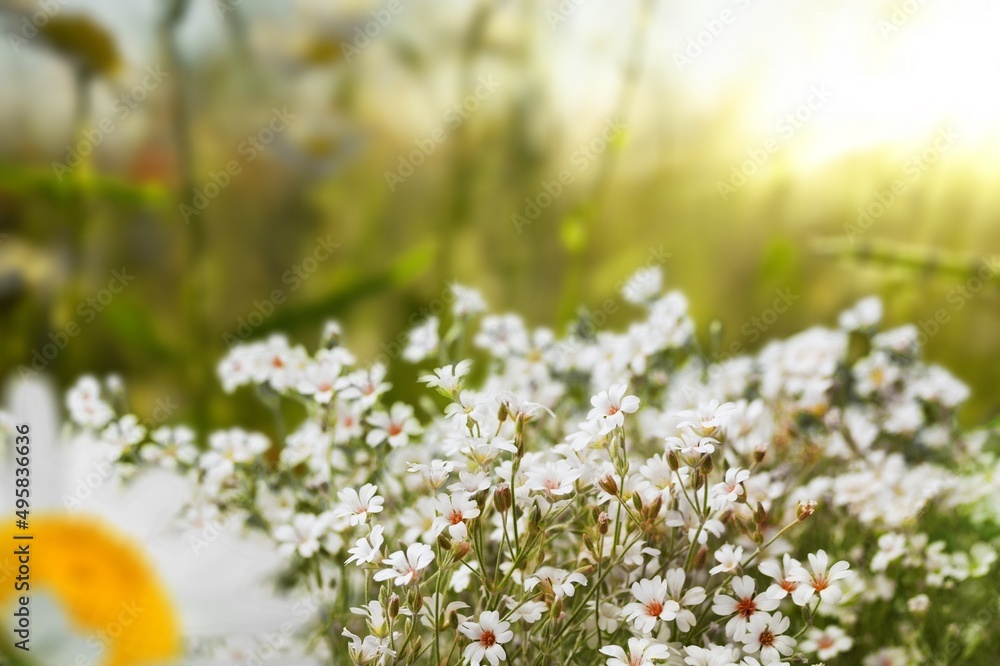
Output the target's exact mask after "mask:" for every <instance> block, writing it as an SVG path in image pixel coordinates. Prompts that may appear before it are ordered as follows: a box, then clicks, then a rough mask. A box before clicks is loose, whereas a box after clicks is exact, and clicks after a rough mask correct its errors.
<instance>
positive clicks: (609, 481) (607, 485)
mask: <svg viewBox="0 0 1000 666" xmlns="http://www.w3.org/2000/svg"><path fill="white" fill-rule="evenodd" d="M597 485H599V486H600V487H601V490H603V491H604V492H606V493H607V494H609V495H611V496H612V497H618V482H617V481H615V477H613V476H611V475H610V474H605V475H604V476H602V477H601V478H600V480H599V481H598V482H597Z"/></svg>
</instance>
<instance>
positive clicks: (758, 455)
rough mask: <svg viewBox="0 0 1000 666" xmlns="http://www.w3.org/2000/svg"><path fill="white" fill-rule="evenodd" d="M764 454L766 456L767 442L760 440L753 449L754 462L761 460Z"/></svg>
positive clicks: (758, 462) (757, 462)
mask: <svg viewBox="0 0 1000 666" xmlns="http://www.w3.org/2000/svg"><path fill="white" fill-rule="evenodd" d="M765 456H767V443H764V442H762V443H760V444H758V445H757V447H756V448H755V449H754V450H753V461H754V463H756V464H758V465H759V464H760V463H761V462H763V460H764V457H765Z"/></svg>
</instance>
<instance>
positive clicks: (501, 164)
mask: <svg viewBox="0 0 1000 666" xmlns="http://www.w3.org/2000/svg"><path fill="white" fill-rule="evenodd" d="M2 4H3V11H2V13H0V19H2V33H3V42H4V43H3V44H2V45H0V330H2V334H0V370H2V374H3V375H4V376H8V377H9V376H11V375H17V374H20V373H21V372H23V370H21V369H22V368H25V367H27V368H30V369H31V370H32V371H39V372H40V373H41V374H43V375H46V376H49V377H51V378H53V379H54V380H55V381H56V382H57V384H58V385H59V386H65V385H67V384H68V383H69V382H71V381H72V380H73V379H74V378H75V377H77V376H78V375H80V374H82V373H90V372H93V373H108V372H115V373H118V374H120V375H121V376H122V377H123V378H124V379H125V381H126V385H127V386H129V387H130V391H131V395H132V398H133V400H134V401H135V403H136V410H137V411H138V412H139V413H140V414H143V415H144V416H150V415H152V414H154V412H156V410H157V409H161V411H163V412H169V413H170V418H171V420H180V421H187V422H191V423H195V424H200V425H205V426H227V425H231V424H233V423H235V422H240V423H243V424H246V425H248V426H254V425H258V426H260V427H265V428H266V425H267V422H268V418H269V417H268V416H267V415H266V414H262V413H261V412H262V410H259V409H251V408H250V407H249V406H250V405H251V404H254V403H253V402H252V400H253V398H252V396H236V397H227V396H224V395H222V394H221V391H220V390H219V387H218V383H217V381H216V379H215V376H214V369H215V364H216V362H217V360H218V359H219V358H220V357H221V355H222V354H223V353H224V352H225V350H226V349H227V345H228V343H229V342H232V341H233V340H234V338H233V336H238V337H255V338H257V337H261V336H266V335H268V334H270V333H273V332H275V331H284V332H287V333H289V334H290V335H291V336H293V338H294V339H296V340H299V341H302V342H306V343H309V344H314V343H315V342H316V340H317V339H318V336H319V330H320V327H321V325H322V322H323V321H324V320H326V319H327V318H331V317H332V318H337V319H339V320H340V321H342V322H343V324H344V328H345V331H346V336H347V338H348V343H349V344H350V345H351V347H352V348H353V349H355V350H356V351H357V352H358V354H359V356H361V357H362V358H368V359H371V358H375V357H376V356H378V355H379V354H380V353H389V351H390V350H391V349H392V343H393V341H398V340H399V336H400V335H401V334H402V333H403V332H404V331H405V330H406V329H408V328H409V327H410V325H411V324H412V323H413V322H414V321H415V317H420V316H421V314H420V313H421V308H422V307H424V306H426V305H427V304H428V303H432V302H433V301H434V299H436V298H439V297H441V295H442V291H443V289H444V287H445V284H446V281H449V280H457V281H459V282H461V283H464V284H468V285H471V286H474V287H476V288H479V289H481V290H482V291H483V292H484V294H485V295H486V296H487V299H488V301H489V303H490V305H491V307H492V308H493V309H494V310H495V311H507V310H511V311H517V312H520V313H523V314H524V315H525V316H526V317H527V318H528V320H529V321H530V322H531V323H532V324H534V325H545V326H550V327H553V328H555V329H560V330H562V329H564V328H565V327H566V326H567V325H569V324H570V323H571V322H572V321H573V320H574V319H576V318H578V317H580V316H581V310H580V308H581V307H582V308H583V310H582V313H583V316H584V317H592V318H595V319H600V321H599V323H600V324H601V325H602V326H605V327H608V328H616V327H620V326H623V325H624V323H625V322H627V321H628V319H629V316H630V314H631V313H630V312H629V311H628V310H627V309H626V307H625V306H624V305H622V306H621V307H620V308H618V307H616V308H614V310H615V311H614V312H604V311H603V310H602V308H603V306H602V304H603V303H604V302H605V301H606V300H607V299H608V298H609V297H611V296H613V294H614V292H615V290H616V287H617V286H618V285H619V284H620V282H621V281H622V280H623V279H624V278H626V277H627V276H628V275H629V274H630V273H631V272H632V271H633V270H634V269H635V268H637V267H639V266H642V265H646V264H658V265H662V267H663V269H664V270H665V272H666V275H667V280H668V282H669V284H670V285H672V286H674V287H676V288H679V289H682V290H683V291H684V292H686V293H687V294H688V295H689V297H690V299H691V302H692V309H693V311H694V314H695V315H696V317H697V319H698V321H699V322H700V324H701V331H700V334H701V336H702V337H703V338H704V339H705V340H707V339H708V337H709V329H710V326H711V324H712V322H714V321H718V322H719V323H721V325H722V329H721V330H722V340H723V346H722V348H726V345H728V344H731V343H732V342H735V341H739V342H741V343H742V344H744V345H746V346H747V347H748V348H750V349H753V348H756V347H759V346H760V345H761V344H763V343H764V342H765V341H766V340H767V339H768V338H770V337H774V336H782V335H786V334H789V333H791V332H793V331H797V330H800V329H802V328H803V327H806V326H810V325H813V324H833V323H834V322H835V320H836V313H837V312H838V311H840V310H841V309H842V308H844V307H846V306H848V305H850V304H851V303H852V302H854V301H855V300H856V299H858V298H859V297H862V296H864V295H868V294H880V295H881V296H883V298H884V300H885V303H886V307H887V319H888V320H889V323H890V324H899V323H905V322H924V330H925V332H926V333H927V334H928V335H927V338H928V340H927V344H926V349H927V354H928V356H929V357H930V358H931V359H933V360H934V361H936V362H940V363H942V364H944V365H946V366H947V367H949V368H951V369H952V370H953V371H954V372H955V373H956V374H958V376H960V377H961V378H962V379H963V380H965V381H966V382H968V383H969V384H970V385H971V386H972V388H973V390H974V398H973V399H972V401H971V402H970V405H969V407H968V409H967V411H966V413H965V414H963V418H965V419H966V420H967V421H969V422H973V423H975V422H982V421H984V420H988V419H992V418H994V417H995V415H996V414H997V412H998V407H1000V390H998V389H997V383H996V365H995V363H994V361H995V359H996V358H997V357H998V352H1000V308H998V306H1000V293H998V289H997V285H998V284H1000V282H998V281H997V280H996V279H992V270H993V269H992V268H990V266H991V265H990V264H988V263H986V264H984V263H983V262H984V260H989V259H990V258H991V257H993V256H994V255H995V253H997V252H998V250H1000V224H998V215H1000V207H998V204H1000V189H998V188H997V187H996V183H997V177H998V176H1000V144H998V138H1000V120H998V118H1000V93H997V92H996V86H994V85H993V84H992V77H993V75H994V74H995V72H996V71H997V66H998V65H1000V41H998V40H996V38H995V34H994V33H995V28H994V26H996V25H997V19H998V18H1000V6H997V5H996V4H995V3H991V2H987V1H986V0H960V1H955V2H944V1H943V0H905V1H904V0H896V1H894V2H890V1H882V0H877V1H874V0H839V1H836V2H834V1H832V0H830V1H821V0H815V1H813V2H809V3H801V2H791V1H787V0H786V1H778V0H709V1H700V2H690V1H687V2H685V1H681V0H659V1H654V0H618V1H616V2H607V1H604V0H562V1H557V0H545V1H543V0H433V1H431V0H390V1H389V2H385V1H374V0H371V1H363V0H357V1H351V0H338V1H331V0H326V1H321V0H299V1H292V0H289V1H287V2H270V1H264V0H242V1H240V0H129V1H125V0H47V2H28V1H24V2H18V1H15V0H5V2H3V3H2ZM116 271H117V273H116ZM977 274H981V275H986V277H987V279H986V280H984V281H982V282H980V281H979V280H978V278H977V277H975V276H976V275H977ZM116 291H117V292H118V293H115V292H116ZM781 294H786V295H790V297H791V298H792V299H793V300H794V302H793V305H792V307H791V308H790V309H789V310H788V312H787V313H785V314H782V315H781V316H780V317H777V318H767V319H766V320H761V319H760V317H761V316H762V314H766V313H767V311H768V308H769V307H770V306H771V305H772V303H773V302H774V301H775V299H776V298H778V297H779V296H780V295H781ZM279 301H280V302H279ZM942 313H943V316H942ZM601 315H606V317H605V316H601ZM935 317H937V319H938V323H937V324H935V323H934V320H935ZM605 319H606V321H605ZM52 345H55V346H52ZM382 345H386V347H382ZM396 365H397V366H399V367H395V368H394V369H393V371H392V372H393V375H392V379H393V380H394V381H395V383H396V385H397V390H399V391H403V392H405V391H407V390H408V389H407V388H406V387H407V383H408V377H409V376H408V375H407V374H406V373H407V372H408V370H407V369H406V368H405V367H402V365H401V364H396ZM165 405H166V406H165Z"/></svg>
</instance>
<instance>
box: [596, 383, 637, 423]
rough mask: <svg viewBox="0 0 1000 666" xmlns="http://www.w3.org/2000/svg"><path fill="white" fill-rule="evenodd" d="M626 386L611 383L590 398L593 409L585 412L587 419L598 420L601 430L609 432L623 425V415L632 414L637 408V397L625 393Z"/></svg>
mask: <svg viewBox="0 0 1000 666" xmlns="http://www.w3.org/2000/svg"><path fill="white" fill-rule="evenodd" d="M627 390H628V386H627V385H625V384H612V385H611V388H609V389H608V390H607V391H601V392H600V393H598V394H597V395H595V396H594V397H592V398H591V399H590V404H591V405H593V409H591V410H590V412H589V413H588V414H587V419H588V420H591V421H595V420H596V421H598V422H599V423H600V424H601V430H602V431H603V432H606V433H607V432H611V431H612V430H614V429H615V428H621V427H622V426H624V425H625V415H626V414H634V413H635V412H636V411H637V410H638V409H639V398H637V397H636V396H634V395H625V392H626V391H627Z"/></svg>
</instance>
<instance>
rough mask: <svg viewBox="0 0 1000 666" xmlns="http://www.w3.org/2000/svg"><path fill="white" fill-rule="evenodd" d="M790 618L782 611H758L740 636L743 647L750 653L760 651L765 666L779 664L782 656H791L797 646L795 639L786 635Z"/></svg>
mask: <svg viewBox="0 0 1000 666" xmlns="http://www.w3.org/2000/svg"><path fill="white" fill-rule="evenodd" d="M790 624H791V622H790V621H789V619H788V618H787V617H785V616H783V615H782V614H781V613H775V614H774V615H771V614H770V613H757V614H756V615H754V616H753V617H752V618H751V619H750V623H749V624H748V625H747V630H746V633H744V634H743V637H742V638H740V642H741V643H743V649H744V651H746V652H749V653H750V654H757V653H758V652H759V653H760V661H761V663H762V664H764V666H767V665H768V664H777V663H779V662H780V661H781V658H782V657H783V656H784V657H787V656H790V655H791V654H792V652H793V648H794V647H795V644H796V642H795V639H794V638H792V637H791V636H785V635H784V633H785V632H786V631H788V626H789V625H790Z"/></svg>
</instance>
